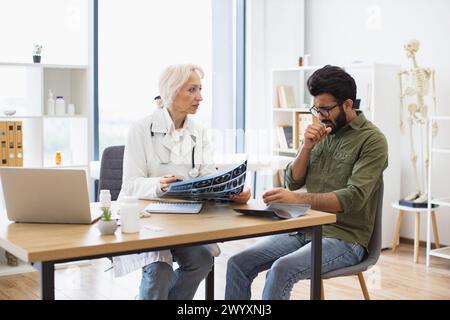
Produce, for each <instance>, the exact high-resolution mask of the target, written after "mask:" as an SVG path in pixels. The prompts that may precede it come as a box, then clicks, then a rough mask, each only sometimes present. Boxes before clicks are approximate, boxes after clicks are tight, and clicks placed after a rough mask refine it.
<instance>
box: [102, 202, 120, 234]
mask: <svg viewBox="0 0 450 320" xmlns="http://www.w3.org/2000/svg"><path fill="white" fill-rule="evenodd" d="M111 216H112V212H111V210H110V209H109V208H102V217H101V219H100V221H99V222H98V229H99V230H100V233H101V234H102V235H107V234H114V232H115V231H116V229H117V222H116V220H115V219H112V218H111Z"/></svg>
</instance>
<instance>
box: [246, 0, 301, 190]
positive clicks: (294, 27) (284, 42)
mask: <svg viewBox="0 0 450 320" xmlns="http://www.w3.org/2000/svg"><path fill="white" fill-rule="evenodd" d="M303 15H304V1H303V0H249V1H248V2H247V26H246V27H247V47H246V50H247V58H246V61H247V63H246V75H247V83H246V92H247V101H246V152H247V153H249V154H253V155H254V154H258V155H268V154H270V143H269V141H270V140H269V139H270V137H271V133H270V130H271V128H270V127H268V123H269V121H270V120H269V119H270V118H269V117H270V116H271V108H272V105H271V104H270V103H269V101H270V92H271V70H272V69H273V68H277V67H294V66H296V65H297V63H298V57H299V56H301V55H303V43H304V19H303ZM258 179H260V180H259V182H258V185H262V186H263V188H264V185H265V184H267V183H268V185H267V186H268V187H270V185H271V183H272V182H271V175H270V174H269V172H267V173H264V172H263V173H262V174H260V176H259V177H258ZM261 179H266V183H260V182H262V181H261ZM269 180H270V181H269Z"/></svg>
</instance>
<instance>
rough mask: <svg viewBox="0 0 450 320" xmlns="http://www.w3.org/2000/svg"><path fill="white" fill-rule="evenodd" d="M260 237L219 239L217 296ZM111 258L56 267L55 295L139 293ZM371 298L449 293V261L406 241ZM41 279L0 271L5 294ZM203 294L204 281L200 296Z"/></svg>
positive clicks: (27, 290)
mask: <svg viewBox="0 0 450 320" xmlns="http://www.w3.org/2000/svg"><path fill="white" fill-rule="evenodd" d="M254 241H255V240H254V239H251V240H240V241H233V242H228V243H223V244H220V247H221V249H222V254H221V256H220V257H218V258H217V259H216V264H215V275H216V278H215V296H216V299H223V297H224V287H225V272H226V261H227V259H228V257H229V256H230V255H232V254H234V253H235V252H239V251H240V250H242V249H243V248H245V247H247V246H248V245H250V244H251V243H253V242H254ZM109 267H110V263H109V260H108V259H99V260H92V261H91V263H89V264H87V265H84V266H81V267H80V266H68V267H65V268H63V269H58V270H57V271H56V280H55V281H56V299H64V300H65V299H87V300H91V299H135V297H136V296H137V293H138V287H139V282H140V277H141V274H140V271H136V272H134V273H131V274H129V275H127V276H125V277H121V278H114V275H113V272H112V271H106V272H105V270H107V269H108V268H109ZM364 276H365V279H366V283H367V287H368V290H369V293H370V295H371V298H372V299H381V300H384V299H450V261H449V260H445V259H440V258H435V257H431V266H430V268H428V269H427V268H426V266H425V250H424V249H423V248H421V252H420V261H419V264H414V263H413V246H412V245H409V244H402V245H400V246H399V247H398V249H397V251H396V253H394V254H393V253H392V252H391V251H390V250H385V251H383V252H382V255H381V257H380V259H379V261H378V264H377V265H376V266H375V267H373V268H372V269H371V270H369V271H367V272H365V273H364ZM264 279H265V274H260V275H259V276H258V278H257V279H256V280H255V282H254V283H253V287H252V294H253V295H252V299H261V292H262V289H263V286H264ZM324 288H325V299H336V300H342V299H363V295H362V292H361V289H360V287H359V282H358V279H357V277H356V276H355V277H344V278H337V279H330V280H326V281H324ZM38 298H39V282H38V275H37V273H36V272H32V273H27V274H22V275H16V276H9V277H0V299H38ZM203 298H204V289H203V283H202V284H201V285H200V288H199V290H198V291H197V294H196V296H195V299H203ZM308 298H309V281H300V282H299V283H297V284H296V285H295V287H294V290H293V292H292V296H291V299H308Z"/></svg>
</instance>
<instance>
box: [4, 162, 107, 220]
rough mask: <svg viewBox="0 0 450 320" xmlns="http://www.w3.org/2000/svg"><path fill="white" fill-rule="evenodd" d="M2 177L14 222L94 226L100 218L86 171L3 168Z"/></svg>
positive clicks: (7, 204) (10, 214)
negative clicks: (90, 194) (91, 197)
mask: <svg viewBox="0 0 450 320" xmlns="http://www.w3.org/2000/svg"><path fill="white" fill-rule="evenodd" d="M0 177H1V181H2V187H3V195H4V199H5V206H6V212H7V215H8V219H9V220H11V221H16V222H41V223H78V224H91V223H93V222H95V221H96V220H98V219H99V218H100V216H101V211H100V209H99V208H98V204H97V205H96V204H90V203H89V194H88V189H87V180H86V172H85V171H84V170H72V169H29V168H1V169H0Z"/></svg>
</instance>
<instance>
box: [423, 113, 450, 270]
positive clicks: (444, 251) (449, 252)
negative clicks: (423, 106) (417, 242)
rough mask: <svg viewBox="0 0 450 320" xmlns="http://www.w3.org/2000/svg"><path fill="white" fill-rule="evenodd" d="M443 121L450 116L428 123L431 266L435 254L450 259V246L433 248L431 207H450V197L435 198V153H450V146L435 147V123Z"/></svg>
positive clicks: (428, 240) (427, 257) (430, 120)
mask: <svg viewBox="0 0 450 320" xmlns="http://www.w3.org/2000/svg"><path fill="white" fill-rule="evenodd" d="M442 122H447V123H448V122H450V117H438V116H432V117H430V119H429V123H428V127H429V128H428V142H429V146H430V149H429V155H428V159H429V166H428V212H427V256H426V265H427V267H429V266H430V256H435V257H439V258H444V259H450V247H443V248H439V249H433V250H431V211H432V210H433V209H432V208H431V205H432V204H437V205H440V206H443V207H450V197H443V198H434V199H433V193H434V190H433V182H434V179H433V177H432V174H433V170H434V167H433V159H434V157H435V155H437V154H442V155H443V156H446V157H448V155H449V154H450V148H435V147H434V142H435V137H433V132H432V128H433V123H442Z"/></svg>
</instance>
